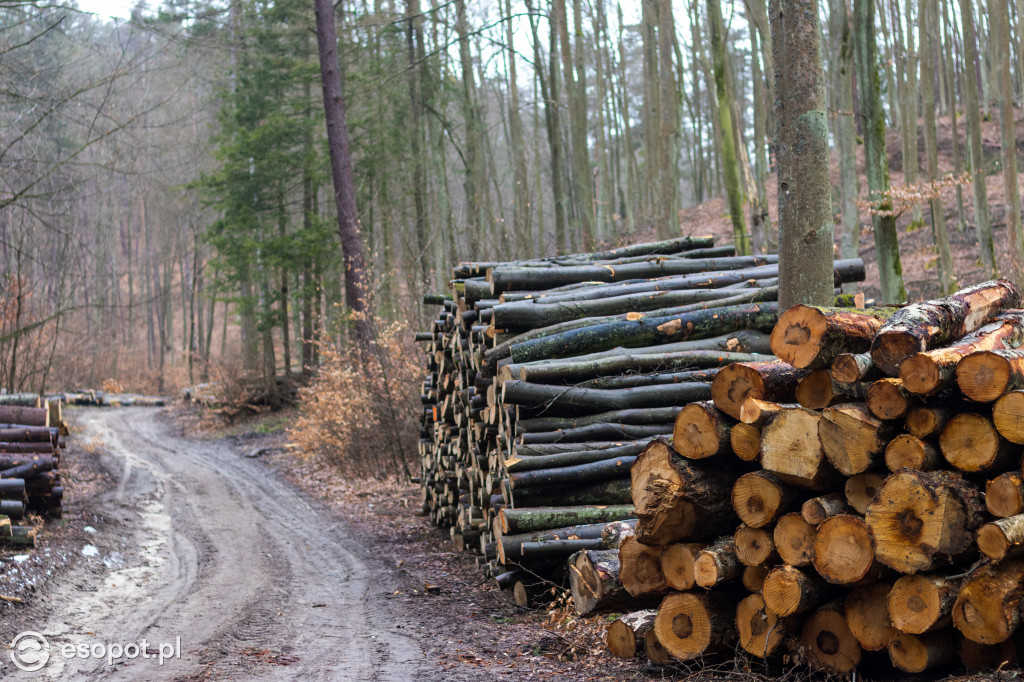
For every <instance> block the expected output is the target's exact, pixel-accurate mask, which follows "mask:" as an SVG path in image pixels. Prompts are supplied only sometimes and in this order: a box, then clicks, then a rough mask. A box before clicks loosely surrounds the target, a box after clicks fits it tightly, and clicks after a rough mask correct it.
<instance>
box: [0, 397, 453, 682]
mask: <svg viewBox="0 0 1024 682" xmlns="http://www.w3.org/2000/svg"><path fill="white" fill-rule="evenodd" d="M76 418H77V421H78V423H79V433H78V434H76V438H77V439H80V441H81V442H83V443H85V442H89V441H90V440H93V441H94V442H97V443H99V444H100V447H101V448H102V449H103V450H104V451H105V452H106V457H107V458H109V459H110V461H109V462H107V464H108V465H112V468H114V469H119V470H120V471H119V473H118V482H117V485H116V487H115V488H114V489H113V490H111V491H110V492H109V493H107V494H106V497H105V498H104V499H102V500H101V503H102V506H103V507H104V509H105V512H104V514H105V517H106V521H107V522H106V523H104V524H102V525H103V526H104V527H103V528H99V529H98V533H97V535H96V536H95V537H96V540H95V545H96V546H97V548H98V551H99V553H100V556H102V558H103V561H104V563H105V564H106V567H107V569H108V570H107V571H105V572H104V571H99V572H98V574H97V572H93V574H91V575H84V576H77V577H76V578H75V579H73V580H70V581H64V582H63V583H62V584H60V585H58V586H57V588H56V590H55V591H54V592H52V593H50V594H49V595H48V600H49V601H48V604H49V606H47V607H46V610H45V620H46V621H47V622H43V623H39V627H38V628H36V629H37V630H38V631H39V632H41V633H42V634H44V635H45V636H46V638H47V639H48V641H49V643H50V653H51V655H50V661H49V663H48V664H47V665H46V667H45V668H43V669H42V670H41V671H39V672H38V673H26V672H19V671H17V670H13V669H12V668H11V666H10V664H9V661H5V663H6V664H7V665H5V666H4V668H3V672H4V674H6V675H9V676H10V679H60V680H81V679H89V680H94V679H110V680H119V679H132V680H170V679H240V680H250V679H253V680H285V679H287V680H299V679H301V680H381V681H390V680H413V679H415V680H430V679H442V675H441V674H440V673H439V671H437V670H436V669H434V668H432V667H431V666H430V665H429V663H428V661H427V660H426V659H427V658H428V657H427V656H425V654H424V648H423V646H421V643H422V642H425V641H427V640H426V637H428V636H429V635H430V633H429V632H428V630H430V628H431V625H430V620H429V619H427V618H423V617H420V618H416V617H410V616H411V615H412V614H407V613H404V612H403V610H402V608H401V606H400V604H398V603H395V602H394V601H393V600H389V599H388V596H389V595H391V594H392V592H393V590H394V589H395V586H394V584H391V580H392V578H391V577H390V576H389V573H388V571H387V570H381V566H382V565H383V564H382V563H381V562H377V561H376V560H375V559H374V555H373V554H372V551H371V550H370V549H368V548H365V547H362V546H361V545H360V544H359V543H358V541H355V540H353V538H351V537H347V535H346V529H345V527H344V525H343V524H341V523H339V522H338V521H337V520H336V519H332V517H331V515H330V514H329V513H326V512H325V510H323V509H320V508H317V503H316V502H312V501H310V500H309V499H308V498H306V497H305V496H304V495H302V494H301V493H300V492H298V491H297V490H295V489H294V488H292V487H291V486H289V485H288V484H287V483H285V482H283V481H282V480H281V479H280V478H279V477H278V476H276V475H275V474H274V473H273V472H272V471H271V470H269V469H268V468H267V467H265V466H264V465H262V463H260V462H258V461H256V460H253V459H247V458H244V457H241V456H240V455H239V454H238V453H236V452H234V451H233V450H231V449H230V448H229V447H228V446H226V445H223V444H220V443H207V442H204V441H196V440H190V439H183V438H179V437H177V436H176V435H174V433H173V430H172V428H171V426H169V425H168V424H166V423H165V422H164V421H163V420H161V419H159V418H158V416H157V413H156V412H155V411H153V410H151V409H145V408H136V409H120V410H116V409H113V410H112V409H104V410H84V411H81V412H79V413H78V414H77V415H76ZM435 617H440V618H443V614H435ZM435 625H436V621H435ZM179 637H180V658H179V657H177V655H176V653H177V652H175V654H172V655H171V658H169V659H168V660H165V661H164V662H163V665H162V666H161V665H159V664H158V658H157V657H158V655H159V650H160V646H161V645H164V646H169V645H175V644H176V643H177V642H178V639H177V638H179ZM143 639H145V640H146V641H147V642H148V646H149V651H148V653H149V655H150V657H149V658H143V657H142V656H139V657H137V658H134V659H132V660H128V659H127V657H122V658H121V659H120V660H119V661H115V663H114V664H113V665H110V664H108V661H107V660H106V659H102V660H97V659H93V658H79V657H73V658H66V657H65V655H62V654H61V653H60V651H61V647H63V646H65V645H67V644H73V645H80V644H85V645H90V646H91V645H94V644H96V643H120V644H130V643H137V642H140V641H141V640H143ZM4 657H5V658H6V655H5V656H4ZM4 674H0V676H4ZM460 678H461V679H464V678H462V677H461V676H460Z"/></svg>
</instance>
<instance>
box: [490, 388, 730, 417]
mask: <svg viewBox="0 0 1024 682" xmlns="http://www.w3.org/2000/svg"><path fill="white" fill-rule="evenodd" d="M710 397H711V388H710V387H709V386H708V385H707V384H704V383H699V382H691V383H684V384H655V385H653V386H636V387H634V388H620V389H601V388H577V387H575V386H552V385H549V384H534V383H530V382H526V381H519V380H512V381H506V382H505V383H504V384H502V402H504V403H510V404H514V405H522V406H524V407H531V408H534V409H538V408H541V409H543V410H544V412H545V413H546V414H551V415H559V414H568V415H577V414H583V413H587V412H591V413H602V412H610V411H614V410H627V409H636V408H642V407H670V406H672V405H683V404H686V403H688V402H690V401H693V400H704V399H707V398H710Z"/></svg>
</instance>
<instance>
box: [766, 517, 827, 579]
mask: <svg viewBox="0 0 1024 682" xmlns="http://www.w3.org/2000/svg"><path fill="white" fill-rule="evenodd" d="M817 535H818V529H817V527H816V526H815V525H812V524H810V523H807V521H805V520H804V518H803V516H802V515H800V514H799V513H797V512H790V513H789V514H786V515H785V516H783V517H782V518H780V519H779V521H778V523H776V524H775V531H774V533H773V536H772V538H773V539H774V541H775V548H776V549H777V550H778V552H779V557H781V558H782V560H783V561H784V562H786V563H787V564H789V565H790V566H796V567H802V566H810V565H811V562H812V561H813V559H814V540H815V538H816V537H817Z"/></svg>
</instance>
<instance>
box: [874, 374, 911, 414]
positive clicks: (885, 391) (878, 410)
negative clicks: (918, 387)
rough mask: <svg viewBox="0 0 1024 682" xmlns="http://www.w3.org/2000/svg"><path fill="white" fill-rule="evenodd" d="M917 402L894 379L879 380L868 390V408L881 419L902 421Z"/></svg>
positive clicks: (901, 383) (897, 380) (899, 382)
mask: <svg viewBox="0 0 1024 682" xmlns="http://www.w3.org/2000/svg"><path fill="white" fill-rule="evenodd" d="M917 400H918V399H916V398H914V396H913V395H912V394H911V393H910V392H909V391H908V390H907V389H906V388H904V386H903V381H902V380H901V379H896V378H893V377H887V378H885V379H879V380H878V381H876V382H874V383H873V384H871V388H869V389H868V408H869V409H870V410H871V413H872V414H874V415H875V416H876V417H878V418H879V419H887V420H891V419H902V418H903V417H905V416H906V414H907V412H908V411H909V410H910V408H911V407H912V406H913V403H914V402H917Z"/></svg>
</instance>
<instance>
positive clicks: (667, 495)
mask: <svg viewBox="0 0 1024 682" xmlns="http://www.w3.org/2000/svg"><path fill="white" fill-rule="evenodd" d="M631 474H632V477H631V490H632V497H633V506H634V507H635V508H636V513H637V518H638V519H639V522H638V523H637V528H636V535H637V539H638V540H640V541H641V542H643V543H645V544H652V545H667V544H670V543H672V542H676V541H677V540H684V539H687V540H699V539H703V538H709V537H715V536H717V535H721V534H722V533H727V532H729V530H730V529H732V528H735V527H736V525H737V522H736V515H735V513H734V512H733V509H732V505H731V504H730V503H729V495H728V490H729V489H730V488H731V487H732V484H733V482H734V481H735V476H736V473H735V472H732V471H730V470H729V469H727V468H723V467H721V466H711V465H707V464H704V463H699V462H692V461H689V460H686V459H684V458H683V457H680V456H679V454H678V453H676V452H675V451H674V450H672V448H671V446H669V444H668V443H666V442H665V441H662V440H656V441H654V442H652V443H651V444H650V445H648V446H647V449H646V450H644V452H643V453H642V454H641V455H640V456H639V457H638V458H637V461H636V463H635V464H634V465H633V468H632V472H631Z"/></svg>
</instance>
